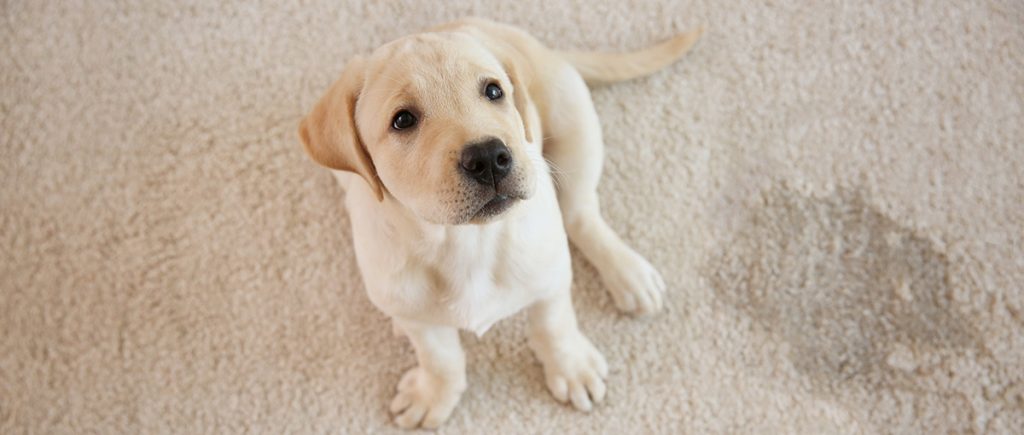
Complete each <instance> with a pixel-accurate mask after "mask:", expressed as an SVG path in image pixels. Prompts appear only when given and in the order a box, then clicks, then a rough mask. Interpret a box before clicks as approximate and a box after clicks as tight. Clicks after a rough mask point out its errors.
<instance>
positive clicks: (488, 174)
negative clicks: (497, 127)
mask: <svg viewBox="0 0 1024 435" xmlns="http://www.w3.org/2000/svg"><path fill="white" fill-rule="evenodd" d="M459 166H460V167H461V169H462V172H464V173H465V174H466V175H467V176H469V178H472V179H474V180H476V181H477V182H478V183H480V184H485V185H488V186H491V185H496V184H498V182H499V181H501V179H502V178H505V176H506V175H508V173H509V171H511V170H512V153H511V152H510V151H509V150H508V147H507V146H505V143H504V142H502V141H501V140H500V139H497V138H493V139H488V140H486V141H483V142H477V143H475V144H470V145H467V146H466V148H465V149H463V150H462V157H461V159H460V160H459Z"/></svg>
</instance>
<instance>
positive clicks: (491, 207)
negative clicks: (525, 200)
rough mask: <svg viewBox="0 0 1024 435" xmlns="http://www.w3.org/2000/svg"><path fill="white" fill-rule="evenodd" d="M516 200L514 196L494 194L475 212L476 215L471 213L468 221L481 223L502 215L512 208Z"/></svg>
mask: <svg viewBox="0 0 1024 435" xmlns="http://www.w3.org/2000/svg"><path fill="white" fill-rule="evenodd" d="M518 200H519V198H516V197H514V196H510V195H505V194H500V193H499V194H495V195H494V198H491V200H490V201H487V203H485V204H484V205H483V206H481V207H480V209H479V210H477V211H476V213H473V218H472V219H470V221H471V222H481V221H486V220H489V219H490V218H493V217H495V216H498V215H500V214H502V213H504V212H505V211H507V210H508V209H509V208H512V206H513V205H514V204H515V203H516V201H518Z"/></svg>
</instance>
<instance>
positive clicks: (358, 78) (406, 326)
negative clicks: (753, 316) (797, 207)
mask: <svg viewBox="0 0 1024 435" xmlns="http://www.w3.org/2000/svg"><path fill="white" fill-rule="evenodd" d="M700 34H701V30H698V31H695V32H690V33H686V34H682V35H679V36H677V37H675V38H673V39H670V40H668V41H666V42H663V43H661V44H658V45H656V46H653V47H651V48H648V49H646V50H643V51H638V52H635V53H628V54H599V53H584V52H571V53H570V52H558V51H554V50H550V49H548V48H546V47H544V46H543V45H542V44H541V43H540V42H538V41H537V40H536V39H534V38H532V37H530V36H529V35H528V34H526V33H525V32H523V31H522V30H519V29H517V28H514V27H510V26H507V25H502V24H498V23H494V22H490V21H486V20H481V19H464V20H460V21H456V22H453V23H450V24H446V25H443V26H439V27H437V28H434V29H431V30H430V31H427V32H424V33H420V34H416V35H412V36H408V37H405V38H401V39H398V40H396V41H394V42H391V43H389V44H386V45H384V46H382V47H380V48H379V49H377V50H376V51H374V53H373V54H371V55H370V56H369V57H367V58H357V59H355V60H352V61H351V62H350V63H349V64H348V65H347V66H346V68H345V70H344V72H343V74H342V76H341V78H340V79H339V80H338V81H337V82H335V83H334V84H333V85H332V86H331V88H330V89H329V90H328V91H327V94H326V95H325V96H324V97H323V98H322V99H321V100H320V101H319V103H317V105H316V107H315V108H314V109H313V111H312V112H311V113H310V114H309V115H308V116H307V117H306V119H304V120H303V121H302V124H301V126H300V128H299V134H300V137H301V139H302V143H303V144H304V146H305V149H306V151H307V152H308V153H309V155H310V156H311V157H312V158H313V159H314V160H315V161H316V162H318V163H320V164H322V165H324V166H327V167H329V168H332V169H335V170H336V171H335V175H336V176H337V178H338V181H339V182H340V183H341V184H342V185H343V186H344V187H345V189H346V191H347V197H346V204H347V207H348V210H349V213H350V215H351V220H352V232H353V239H354V243H355V251H356V254H357V255H356V256H357V261H358V263H359V269H360V271H361V272H362V276H363V281H364V283H365V285H366V290H367V293H368V294H369V296H370V300H371V301H372V302H373V303H374V305H376V306H377V308H379V309H380V310H381V311H383V312H384V313H385V314H387V315H388V316H390V317H391V318H392V319H393V321H394V324H395V328H396V331H401V332H402V333H404V334H405V335H406V336H407V337H408V338H409V340H410V341H411V343H412V345H413V347H414V348H415V350H416V357H417V360H418V362H419V365H418V366H417V367H415V368H413V369H411V370H409V371H408V372H407V373H406V374H405V376H403V378H402V380H401V381H400V383H399V386H398V394H397V396H396V397H395V398H394V400H393V402H392V403H391V410H392V411H393V412H395V413H396V414H397V417H396V421H397V423H398V424H399V425H400V426H402V427H406V428H412V427H417V426H423V427H427V428H433V427H437V426H438V425H440V424H441V423H442V422H444V420H446V419H447V418H448V416H449V415H451V412H452V410H453V409H454V407H455V405H456V403H457V402H458V400H459V397H460V396H461V393H462V391H463V390H464V389H465V387H466V377H465V357H464V355H463V352H462V349H461V347H460V344H459V337H458V330H459V329H467V330H470V331H473V332H475V333H477V334H478V335H479V334H483V333H484V332H485V331H486V330H487V329H488V328H490V327H491V325H493V324H494V323H495V322H497V321H498V320H501V319H502V318H505V317H507V316H509V315H512V314H514V313H516V312H518V311H519V310H521V309H524V308H525V309H527V310H528V315H529V340H530V346H531V348H532V349H533V350H534V352H535V354H536V355H537V357H538V359H540V361H541V362H542V363H543V365H544V373H545V377H546V379H547V385H548V388H549V389H550V390H551V393H552V394H553V395H554V397H555V398H556V399H558V400H559V401H562V402H566V401H569V402H571V403H572V404H573V405H574V406H575V407H576V408H578V409H581V410H589V409H590V408H591V407H592V404H593V403H596V402H600V401H601V399H602V398H603V397H604V394H605V385H604V382H603V379H604V378H605V377H606V376H607V371H608V369H607V365H606V363H605V360H604V357H602V355H601V354H600V353H599V352H598V351H597V349H595V348H594V346H593V345H592V344H591V343H590V341H589V340H587V338H586V337H584V336H583V334H582V333H580V331H579V329H578V327H577V325H576V317H575V314H574V312H573V309H572V302H571V300H570V286H571V281H572V269H571V264H570V259H569V247H568V243H567V240H566V239H567V237H566V236H567V235H568V239H569V240H572V242H573V243H574V244H576V246H577V247H578V248H579V249H580V251H581V252H582V253H583V254H584V255H585V256H586V257H587V259H589V260H590V261H591V262H592V263H593V264H594V265H595V266H596V267H597V269H598V270H599V271H600V273H601V276H602V278H603V280H604V283H605V285H606V287H607V288H608V290H609V291H610V293H611V294H612V297H613V299H614V300H615V303H616V305H617V306H618V307H619V308H620V309H622V310H623V311H626V312H631V313H638V314H645V313H651V312H654V311H656V310H658V309H660V308H661V306H662V298H663V294H664V291H665V284H664V282H663V280H662V278H661V276H660V275H659V274H658V272H657V271H656V270H655V269H654V268H653V267H652V266H651V265H650V263H648V262H647V261H646V260H645V259H644V258H643V257H641V256H640V255H639V254H637V253H636V252H634V251H633V250H632V249H630V248H629V247H628V246H627V245H626V244H625V243H623V241H622V240H621V239H620V238H619V237H618V236H617V235H616V234H615V233H614V232H613V231H612V230H611V228H609V226H608V225H607V223H605V221H604V219H603V218H602V217H601V215H600V212H599V206H598V198H597V183H598V179H599V178H600V173H601V165H602V159H603V156H602V154H603V143H602V139H601V127H600V125H599V124H598V119H597V114H596V113H595V111H594V107H593V104H592V102H591V100H590V94H589V91H588V89H587V86H586V83H591V84H594V83H608V82H615V81H620V80H626V79H630V78H634V77H639V76H642V75H645V74H649V73H651V72H654V71H656V70H658V69H660V68H662V67H664V66H666V65H668V64H670V63H671V62H673V61H675V60H676V59H678V58H679V57H681V56H682V55H683V54H684V53H686V51H688V50H689V49H690V47H691V46H692V45H693V44H694V43H695V42H696V41H697V39H698V38H699V36H700ZM488 83H493V84H496V85H498V86H500V88H501V89H502V90H503V91H504V94H505V96H504V98H501V99H498V100H496V101H491V100H489V99H488V98H485V97H484V96H483V94H482V89H483V88H484V87H485V86H486V85H487V84H488ZM400 110H408V111H410V112H412V113H413V114H415V116H416V118H417V119H418V124H416V125H415V127H413V128H409V129H405V130H396V129H393V128H392V119H393V117H394V116H395V114H396V113H397V112H398V111H400ZM493 139H497V140H500V141H501V142H503V143H504V144H505V146H506V147H507V149H508V151H509V153H510V156H511V161H512V165H511V168H512V169H511V171H510V173H509V174H508V176H506V177H504V178H502V179H501V180H500V181H498V182H495V183H493V184H485V183H480V182H473V180H471V179H470V178H469V177H467V176H466V174H465V173H464V171H461V170H460V156H461V155H462V153H463V150H464V149H466V147H467V146H470V145H472V144H476V143H479V142H481V141H484V140H493ZM552 174H554V175H552ZM553 177H554V178H555V179H557V182H556V181H555V180H553V179H552V178H553ZM556 185H557V189H556ZM495 203H498V204H501V206H500V207H496V206H492V205H493V204H495Z"/></svg>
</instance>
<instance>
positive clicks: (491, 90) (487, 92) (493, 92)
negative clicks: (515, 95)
mask: <svg viewBox="0 0 1024 435" xmlns="http://www.w3.org/2000/svg"><path fill="white" fill-rule="evenodd" d="M484 96H486V97H487V99H488V100H491V101H495V100H500V99H501V97H503V96H505V93H504V92H502V91H501V86H498V85H496V84H494V83H491V84H489V85H487V87H486V88H484Z"/></svg>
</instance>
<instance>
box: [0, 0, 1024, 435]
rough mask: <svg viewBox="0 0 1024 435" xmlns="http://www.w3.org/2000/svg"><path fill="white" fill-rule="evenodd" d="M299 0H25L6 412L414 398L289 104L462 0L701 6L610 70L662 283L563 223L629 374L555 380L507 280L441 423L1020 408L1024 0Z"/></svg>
mask: <svg viewBox="0 0 1024 435" xmlns="http://www.w3.org/2000/svg"><path fill="white" fill-rule="evenodd" d="M284 3H286V2H266V4H264V5H257V4H254V3H253V2H242V3H234V2H211V1H180V2H158V1H147V2H125V3H124V4H118V2H113V1H91V2H78V1H67V2H43V1H4V2H2V10H3V21H2V23H0V38H2V40H0V86H2V88H0V108H2V119H0V122H2V124H0V146H2V147H0V180H2V182H3V183H2V185H0V286H2V289H0V433H4V434H21V433H126V434H127V433H169V432H174V433H239V432H254V433H376V432H392V431H397V429H395V426H394V425H393V424H392V423H391V422H390V417H389V415H388V413H387V409H386V406H387V403H388V401H389V400H390V398H391V396H392V394H393V392H394V388H395V384H396V383H397V382H398V378H399V376H400V375H401V374H402V373H403V371H404V370H405V369H407V368H409V367H411V366H412V365H413V364H414V359H413V355H412V351H411V349H410V347H409V345H408V344H407V343H406V342H404V341H403V340H400V339H397V338H394V337H392V335H391V330H390V324H389V322H388V321H387V319H386V318H385V317H384V316H383V315H381V314H379V313H378V312H377V311H375V309H374V308H373V307H372V306H371V305H370V303H369V301H368V300H367V298H366V296H365V294H364V292H363V289H362V285H361V281H360V279H359V277H358V272H357V269H356V263H355V260H354V258H353V252H352V241H351V235H350V234H349V221H348V217H347V215H346V212H345V211H344V208H343V206H342V198H343V195H344V192H343V191H342V190H341V188H339V187H338V186H337V185H335V183H334V181H333V179H332V177H331V175H330V174H329V173H328V172H327V171H326V170H324V169H322V168H320V167H317V166H316V165H315V164H314V163H312V162H311V161H310V160H309V159H308V158H307V157H306V156H305V155H304V154H303V152H302V150H301V146H300V144H299V141H298V138H297V135H296V128H297V124H298V121H299V119H300V118H301V117H302V116H303V115H304V114H305V113H307V111H308V110H309V109H310V108H311V107H312V105H313V103H314V102H315V101H316V100H317V99H318V97H319V96H320V95H321V93H322V92H323V91H324V90H325V89H326V87H327V86H328V84H329V83H330V82H331V81H332V80H333V79H334V78H336V77H337V75H338V74H339V72H340V68H341V67H342V65H343V64H344V63H345V61H346V59H348V58H349V57H351V56H353V55H355V54H358V53H368V52H369V51H370V50H372V49H373V48H375V47H376V46H378V45H380V44H382V43H384V42H387V41H389V40H391V39H394V38H396V37H399V36H402V35H405V34H408V33H411V32H415V31H418V30H421V29H424V28H426V27H429V26H431V25H434V24H437V23H441V22H444V21H448V20H451V19H454V18H457V17H461V16H466V15H478V16H484V17H488V18H493V19H497V20H501V21H505V22H508V23H512V24H516V25H519V26H521V27H523V28H525V29H527V30H529V31H530V32H532V33H533V34H534V35H536V36H537V37H538V38H539V39H540V40H542V41H544V42H545V43H547V44H549V45H550V46H553V47H557V48H565V49H569V48H581V49H604V50H627V49H635V48H640V47H643V46H645V45H647V44H650V43H653V42H656V41H659V40H661V39H663V38H666V37H668V36H670V35H672V34H674V33H676V32H680V31H684V30H687V29H691V28H693V27H695V26H697V25H699V24H706V25H707V26H708V29H709V30H708V33H707V34H706V35H705V37H704V39H703V40H702V41H701V42H700V43H699V44H698V45H697V46H696V48H695V49H694V51H693V52H691V54H690V55H688V56H687V57H686V58H685V59H684V60H683V61H682V62H680V63H678V64H675V65H673V66H671V67H670V68H668V69H666V70H664V71H661V72H659V73H657V74H655V75H653V76H651V77H649V78H645V79H641V80H637V81H633V82H629V83H623V84H619V85H615V86H611V87H606V88H601V89H596V90H595V91H594V100H595V104H596V105H597V110H598V113H599V114H600V116H601V117H602V121H603V127H604V132H605V139H606V141H607V153H606V154H607V159H606V164H605V175H604V178H603V181H602V184H601V188H600V193H601V197H602V200H603V208H604V211H605V214H606V216H607V217H608V219H609V221H610V222H611V224H612V226H613V227H614V228H615V229H616V230H617V231H619V232H620V233H621V234H622V235H623V237H624V238H625V239H626V240H627V241H629V243H630V244H632V245H633V246H634V247H635V248H636V249H637V250H638V251H640V252H642V253H644V254H645V255H646V256H647V257H648V258H649V259H650V260H651V262H652V263H654V264H655V265H656V266H657V267H658V268H659V269H661V270H662V272H663V273H664V276H665V278H666V281H667V282H668V283H669V287H670V290H669V291H670V294H669V297H668V307H667V310H666V311H664V312H662V313H660V314H659V315H657V316H654V317H652V318H645V319H632V318H629V317H626V316H623V315H620V314H618V313H617V312H616V310H615V308H614V306H613V305H612V303H611V300H610V298H609V296H608V295H607V294H606V293H605V291H604V289H603V288H602V286H601V283H600V281H599V279H598V278H597V273H596V271H595V270H594V269H593V268H592V267H591V266H590V265H589V264H587V263H586V262H585V261H583V260H582V259H581V258H580V256H579V255H577V254H578V253H577V252H576V251H574V255H575V260H574V270H575V276H576V278H575V284H574V289H573V292H574V298H575V302H576V306H577V311H578V313H579V318H580V323H581V325H582V329H583V330H584V332H585V333H586V334H588V335H589V336H590V337H591V338H592V339H593V340H594V342H595V344H596V345H597V347H598V348H599V349H601V350H603V352H604V353H605V355H606V356H607V358H608V361H609V363H610V366H611V376H610V378H609V383H608V389H609V394H608V398H607V401H606V403H604V404H603V405H601V406H600V407H598V408H597V409H596V410H595V411H594V412H592V413H590V414H583V413H580V412H576V411H573V410H572V409H571V408H569V407H567V406H564V405H560V404H558V403H556V402H555V401H554V400H553V399H552V398H551V397H549V395H548V393H547V391H546V390H545V388H544V383H543V381H542V373H541V368H540V367H539V366H538V365H537V363H536V362H535V360H534V358H533V356H532V355H531V354H530V352H529V350H528V349H527V347H526V343H525V337H524V319H523V316H521V315H519V316H516V317H513V318H510V319H508V320H505V321H503V322H501V323H499V324H498V325H497V326H496V327H495V328H494V329H493V330H491V331H490V332H488V333H487V334H486V335H484V336H483V338H479V339H478V338H476V337H475V336H472V335H469V334H466V335H464V336H463V342H464V343H465V346H466V349H467V355H468V362H469V389H468V390H467V392H466V394H465V395H464V396H463V399H462V403H461V405H460V406H459V408H457V409H456V411H455V413H454V415H453V416H452V418H451V420H450V421H449V422H448V423H447V425H446V426H444V427H443V429H442V432H444V433H482V432H496V433H497V432H500V433H562V434H568V433H599V432H604V433H673V434H674V433H705V432H716V433H741V432H746V433H863V432H868V433H876V432H901V433H907V432H916V433H945V432H947V431H952V432H974V433H1011V432H1015V431H1016V432H1017V433H1019V430H1020V428H1022V427H1024V292H1022V289H1021V285H1022V284H1021V283H1024V249H1022V246H1024V206H1022V204H1024V179H1022V177H1024V175H1022V174H1024V122H1022V121H1021V120H1022V119H1024V113H1022V112H1024V25H1022V23H1024V4H1022V3H1021V2H1019V1H1016V0H1006V1H999V0H980V1H972V2H949V1H938V0H919V1H866V2H831V3H833V4H831V5H827V4H826V2H806V1H797V0H778V1H766V2H761V1H756V2H755V1H751V2H741V1H710V0H706V1H699V0H698V1H689V0H684V1H680V2H675V1H667V0H663V1H658V0H638V1H634V2H618V1H597V2H595V1H581V0H572V1H564V2H559V1H550V0H548V1H516V2H494V4H493V5H486V4H485V3H484V2H480V1H471V0H470V1H453V2H444V6H439V5H440V3H437V2H419V3H410V4H401V3H400V2H359V1H347V2H346V1H323V2H318V1H300V2H296V3H290V2H288V4H284ZM402 3H404V2H402ZM1014 428H1016V429H1014Z"/></svg>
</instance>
